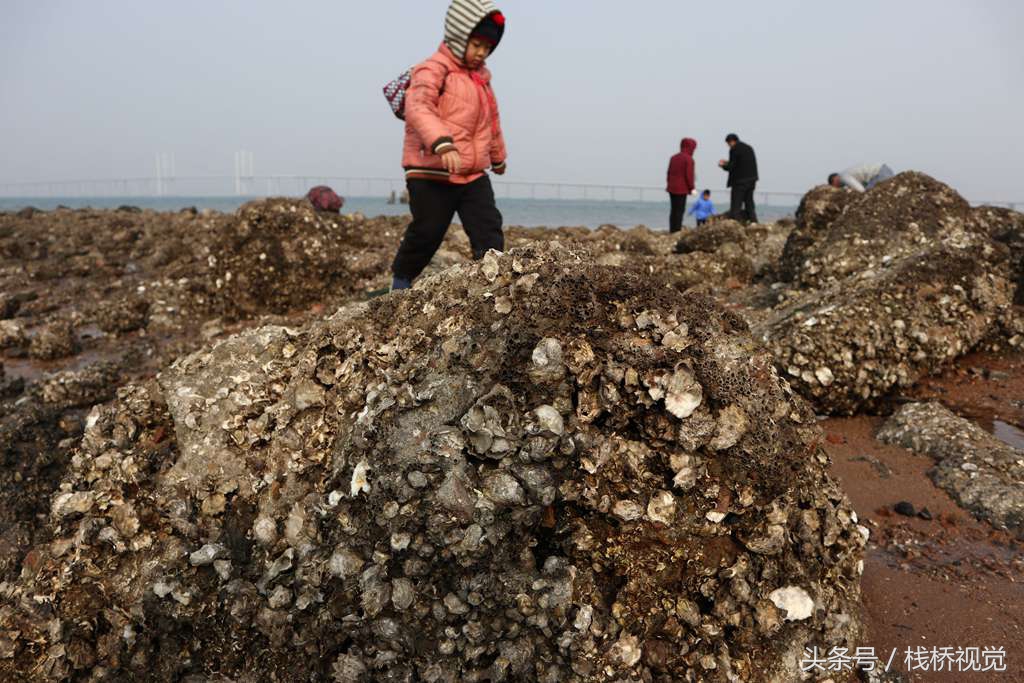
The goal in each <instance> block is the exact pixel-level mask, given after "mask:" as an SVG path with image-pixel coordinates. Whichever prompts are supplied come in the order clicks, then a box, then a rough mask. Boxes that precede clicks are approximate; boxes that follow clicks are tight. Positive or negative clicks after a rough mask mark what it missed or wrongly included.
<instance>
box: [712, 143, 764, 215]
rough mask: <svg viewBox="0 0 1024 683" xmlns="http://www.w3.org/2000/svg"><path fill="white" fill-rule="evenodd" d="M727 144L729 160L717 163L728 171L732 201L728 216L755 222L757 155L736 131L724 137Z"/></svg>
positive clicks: (728, 185)
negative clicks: (741, 139)
mask: <svg viewBox="0 0 1024 683" xmlns="http://www.w3.org/2000/svg"><path fill="white" fill-rule="evenodd" d="M725 143H726V144H727V145H729V160H728V161H726V160H725V159H722V160H721V161H719V162H718V165H719V166H721V167H722V169H723V170H725V171H728V172H729V183H728V184H727V185H726V187H730V188H732V198H731V199H732V201H731V203H730V206H729V217H730V218H734V219H735V220H738V221H749V222H751V223H756V222H757V212H756V210H755V209H754V188H755V187H756V186H757V180H758V178H757V156H756V155H755V154H754V148H753V147H751V146H750V145H748V144H747V143H745V142H741V141H740V138H739V136H738V135H736V133H729V134H728V135H727V136H726V137H725Z"/></svg>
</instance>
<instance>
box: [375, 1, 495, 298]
mask: <svg viewBox="0 0 1024 683" xmlns="http://www.w3.org/2000/svg"><path fill="white" fill-rule="evenodd" d="M504 32H505V17H504V15H502V14H501V12H499V11H498V8H497V7H495V6H494V3H493V2H491V0H452V4H451V5H450V6H449V7H448V15H447V17H446V18H445V31H444V42H442V43H441V46H440V47H439V48H438V50H437V52H436V53H434V55H433V56H432V57H430V59H428V60H427V61H425V62H423V63H422V64H419V65H418V66H416V67H415V68H414V69H413V72H412V82H411V83H410V84H409V89H408V90H407V91H406V96H405V97H406V99H405V147H404V151H403V155H402V166H403V167H404V168H405V178H406V186H407V187H408V189H409V207H410V209H411V210H412V222H411V223H410V224H409V227H408V228H406V230H405V236H404V237H403V238H402V243H401V245H399V247H398V254H397V255H396V256H395V260H394V263H393V264H392V266H391V270H392V274H393V280H392V285H391V288H392V289H393V290H394V289H408V288H409V287H411V286H412V281H413V280H415V279H416V277H417V276H418V275H419V274H420V273H422V272H423V269H424V268H426V267H427V264H429V263H430V259H431V258H433V256H434V253H435V252H436V251H437V249H438V247H440V246H441V241H442V240H443V239H444V235H445V233H446V232H447V231H448V226H449V225H450V224H451V222H452V218H453V217H454V215H455V214H456V213H458V214H459V219H460V220H461V221H462V227H463V229H464V230H465V231H466V234H467V235H468V236H469V242H470V245H471V246H472V248H473V257H474V258H477V259H479V258H481V257H483V255H484V254H485V253H487V251H488V250H490V249H497V250H499V251H500V250H502V249H503V248H504V246H505V237H504V235H503V234H502V230H501V225H502V217H501V213H500V212H499V211H498V207H497V206H496V204H495V202H494V190H493V189H492V188H491V181H490V178H489V177H488V175H487V170H488V169H491V170H492V171H493V172H494V173H497V174H498V175H501V174H503V173H504V172H505V156H506V151H505V139H504V137H503V136H502V134H501V120H500V118H499V116H498V102H497V100H496V99H495V97H494V91H493V90H491V84H490V81H491V73H490V72H489V71H488V70H487V67H486V66H484V61H485V60H486V59H487V57H488V56H489V55H490V54H491V52H493V51H494V48H495V47H497V46H498V43H499V42H501V37H502V35H503V34H504Z"/></svg>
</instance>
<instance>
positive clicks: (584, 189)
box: [0, 162, 1024, 210]
mask: <svg viewBox="0 0 1024 683" xmlns="http://www.w3.org/2000/svg"><path fill="white" fill-rule="evenodd" d="M250 163H251V162H250ZM236 168H243V169H244V168H245V164H244V163H242V164H240V165H239V164H236ZM491 180H492V182H493V183H494V187H495V192H496V194H497V195H498V196H499V197H505V198H510V199H561V200H576V201H619V202H660V201H664V200H665V189H664V187H651V186H645V185H605V184H591V183H572V182H541V181H507V180H502V179H500V178H498V177H496V176H494V177H492V178H491ZM314 185H330V186H331V187H333V188H334V189H335V190H336V191H337V192H338V193H339V194H341V195H343V196H346V195H347V196H352V197H356V196H358V197H385V198H386V197H389V196H390V195H391V193H392V192H394V193H396V194H400V193H401V192H402V190H404V189H405V181H404V180H402V179H401V178H373V177H352V176H318V175H262V176H257V175H244V174H236V175H208V176H180V177H179V176H172V175H166V174H159V175H157V176H155V177H138V178H108V179H102V180H91V179H90V180H57V181H30V182H16V183H0V197H19V198H20V197H24V198H30V197H50V198H59V197H68V198H72V197H126V198H127V197H231V196H243V197H261V196H301V195H304V194H305V193H306V191H307V190H309V188H311V187H313V186H314ZM713 191H714V192H716V193H717V194H718V196H719V197H722V196H723V195H727V193H728V190H726V189H725V188H713ZM803 195H804V193H803V192H783V191H776V190H760V189H759V190H758V191H757V192H756V201H758V202H760V203H762V204H764V205H766V206H796V205H797V204H798V203H799V202H800V198H801V197H802V196H803ZM719 201H721V200H719ZM971 203H972V204H974V205H982V204H987V205H992V206H1005V207H1008V208H1011V209H1015V210H1016V209H1018V207H1020V208H1024V200H1018V201H1006V200H987V201H982V200H972V201H971Z"/></svg>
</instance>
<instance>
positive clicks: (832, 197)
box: [778, 185, 860, 282]
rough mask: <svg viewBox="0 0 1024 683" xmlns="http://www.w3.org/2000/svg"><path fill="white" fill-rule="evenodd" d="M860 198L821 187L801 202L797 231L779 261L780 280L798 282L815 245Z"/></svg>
mask: <svg viewBox="0 0 1024 683" xmlns="http://www.w3.org/2000/svg"><path fill="white" fill-rule="evenodd" d="M859 196H860V195H858V194H855V193H853V192H850V191H847V190H843V189H839V188H835V187H832V186H831V185H819V186H817V187H814V188H812V189H811V190H810V191H809V192H807V194H805V195H804V196H803V198H801V200H800V205H799V206H798V207H797V209H796V227H795V228H794V229H793V231H792V232H791V233H790V234H789V235H788V239H787V240H786V244H785V246H784V248H783V251H782V256H781V257H780V259H779V264H778V275H779V277H780V279H782V280H783V281H786V282H792V281H793V280H794V279H796V278H797V276H798V275H799V273H800V271H801V268H802V267H803V261H804V259H805V258H807V253H808V252H809V250H810V249H811V247H813V246H814V243H815V242H816V241H817V240H818V239H820V238H821V237H822V236H823V235H824V234H825V232H826V231H827V230H828V228H829V226H831V225H832V223H834V222H835V221H836V219H838V218H839V217H840V216H842V215H843V213H844V212H845V211H846V209H847V208H848V207H849V206H850V204H852V203H853V202H854V201H855V200H856V199H858V198H859Z"/></svg>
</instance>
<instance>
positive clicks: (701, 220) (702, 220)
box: [697, 218, 708, 227]
mask: <svg viewBox="0 0 1024 683" xmlns="http://www.w3.org/2000/svg"><path fill="white" fill-rule="evenodd" d="M707 222H708V219H707V218H698V219H697V226H698V227H700V226H701V225H706V224H707Z"/></svg>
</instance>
